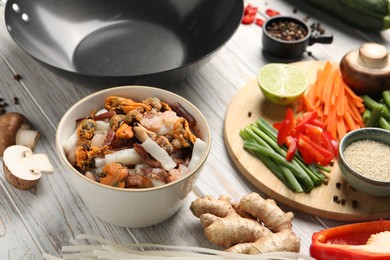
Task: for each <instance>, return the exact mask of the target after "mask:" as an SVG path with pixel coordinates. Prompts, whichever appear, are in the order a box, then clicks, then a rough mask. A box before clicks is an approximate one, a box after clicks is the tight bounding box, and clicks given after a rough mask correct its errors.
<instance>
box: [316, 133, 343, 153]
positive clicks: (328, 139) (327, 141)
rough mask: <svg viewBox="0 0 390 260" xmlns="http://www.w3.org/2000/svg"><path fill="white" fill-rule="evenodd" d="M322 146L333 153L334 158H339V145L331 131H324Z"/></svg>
mask: <svg viewBox="0 0 390 260" xmlns="http://www.w3.org/2000/svg"><path fill="white" fill-rule="evenodd" d="M320 144H321V146H322V147H325V148H327V149H328V150H329V151H332V152H333V155H334V157H337V155H338V153H339V150H338V147H339V145H338V143H337V141H336V140H335V139H333V138H332V135H331V133H330V132H329V131H325V130H324V131H323V132H322V134H321V141H320Z"/></svg>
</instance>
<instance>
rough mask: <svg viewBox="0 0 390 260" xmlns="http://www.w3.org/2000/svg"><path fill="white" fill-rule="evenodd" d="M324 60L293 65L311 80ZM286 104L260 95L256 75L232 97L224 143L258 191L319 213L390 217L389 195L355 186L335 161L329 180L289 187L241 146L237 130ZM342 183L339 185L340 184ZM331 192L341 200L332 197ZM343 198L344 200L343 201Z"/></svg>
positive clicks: (271, 117) (277, 115)
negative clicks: (308, 187)
mask: <svg viewBox="0 0 390 260" xmlns="http://www.w3.org/2000/svg"><path fill="white" fill-rule="evenodd" d="M324 64H325V62H318V61H304V62H297V63H294V64H293V65H295V66H297V67H299V68H301V69H303V70H304V71H305V72H306V73H307V76H308V78H309V81H310V82H314V81H315V78H316V72H317V70H318V69H319V68H322V67H323V66H324ZM285 112H286V107H282V106H277V105H273V104H271V103H270V102H268V101H267V100H265V98H264V97H263V96H262V93H261V91H260V89H259V87H258V85H257V81H256V79H253V80H251V81H250V82H248V83H247V84H246V85H245V86H244V87H243V88H241V89H240V90H239V91H238V93H237V94H236V95H235V97H234V98H233V100H232V101H231V103H230V105H229V107H228V111H227V113H226V118H225V125H224V138H225V143H226V146H227V149H228V152H229V155H230V157H231V159H232V160H233V162H234V164H235V165H236V166H237V168H238V170H239V171H240V172H241V173H242V174H243V175H244V177H245V178H247V179H248V180H249V182H251V183H252V184H253V185H254V186H255V187H257V188H258V189H259V190H260V191H262V192H263V193H265V194H266V195H268V196H269V197H271V198H273V199H275V200H276V201H278V202H279V203H282V204H285V205H287V206H289V207H291V208H293V209H296V210H299V211H302V212H305V213H307V214H311V215H314V216H318V217H323V218H328V219H333V220H340V221H367V220H374V219H379V218H390V197H374V196H370V195H367V194H364V193H361V192H358V191H356V190H354V189H353V188H352V187H350V186H349V185H348V183H347V182H346V181H344V180H343V178H342V176H341V172H340V169H339V167H338V166H337V163H335V164H334V166H333V167H332V172H331V173H330V179H329V183H328V184H327V185H325V184H323V185H321V186H319V187H317V188H315V189H313V190H312V191H311V192H310V193H294V192H292V191H290V190H289V189H288V188H287V187H286V186H284V184H283V183H282V182H280V181H279V179H278V178H276V177H275V176H274V174H273V173H272V172H271V171H270V170H268V168H267V167H266V166H265V165H263V164H262V163H261V161H260V160H259V159H257V158H256V157H254V156H253V155H251V154H250V153H248V152H247V151H245V150H244V149H243V140H242V139H241V137H240V136H239V131H240V130H241V129H242V128H244V127H245V126H246V125H248V124H251V123H253V122H256V121H257V120H258V119H259V118H260V117H263V118H264V119H266V120H268V121H269V122H275V121H280V120H282V119H283V118H284V116H285ZM339 184H341V185H339ZM334 196H337V198H338V199H339V200H340V201H339V203H337V202H335V201H334ZM342 201H343V202H342Z"/></svg>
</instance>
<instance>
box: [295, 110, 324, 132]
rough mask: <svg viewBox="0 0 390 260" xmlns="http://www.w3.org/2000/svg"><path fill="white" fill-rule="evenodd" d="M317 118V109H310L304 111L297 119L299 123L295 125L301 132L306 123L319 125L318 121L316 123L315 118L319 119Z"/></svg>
mask: <svg viewBox="0 0 390 260" xmlns="http://www.w3.org/2000/svg"><path fill="white" fill-rule="evenodd" d="M317 118H318V115H317V111H310V112H306V113H304V114H303V115H302V116H301V117H300V118H299V119H297V124H296V126H295V129H296V131H297V132H301V133H302V132H304V130H305V128H306V124H313V125H317V123H314V122H315V120H317ZM320 122H321V121H320ZM317 126H318V125H317Z"/></svg>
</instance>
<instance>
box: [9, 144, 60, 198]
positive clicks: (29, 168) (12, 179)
mask: <svg viewBox="0 0 390 260" xmlns="http://www.w3.org/2000/svg"><path fill="white" fill-rule="evenodd" d="M3 168H4V173H5V176H6V178H7V181H8V182H9V183H10V184H11V185H12V186H14V187H15V188H18V189H22V190H28V189H31V188H34V187H36V185H37V184H38V182H39V180H40V178H41V176H42V172H47V173H51V172H53V171H54V169H53V166H52V165H51V164H50V161H49V158H48V157H47V156H46V155H45V154H33V152H32V150H31V149H30V148H29V147H27V146H23V145H11V146H9V147H8V148H7V149H5V151H4V154H3Z"/></svg>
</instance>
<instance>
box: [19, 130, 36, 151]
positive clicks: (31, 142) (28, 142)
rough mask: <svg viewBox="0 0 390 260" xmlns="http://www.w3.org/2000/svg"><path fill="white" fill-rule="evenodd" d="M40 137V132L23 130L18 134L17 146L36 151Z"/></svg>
mask: <svg viewBox="0 0 390 260" xmlns="http://www.w3.org/2000/svg"><path fill="white" fill-rule="evenodd" d="M39 137H40V133H39V132H38V131H35V130H31V129H23V128H21V129H19V130H18V132H17V133H16V144H18V145H23V146H27V147H28V148H30V149H34V147H35V145H36V143H37V141H38V139H39Z"/></svg>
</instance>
